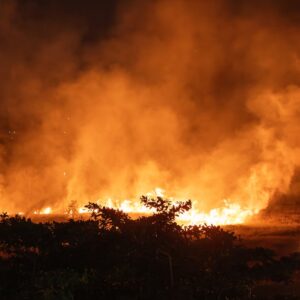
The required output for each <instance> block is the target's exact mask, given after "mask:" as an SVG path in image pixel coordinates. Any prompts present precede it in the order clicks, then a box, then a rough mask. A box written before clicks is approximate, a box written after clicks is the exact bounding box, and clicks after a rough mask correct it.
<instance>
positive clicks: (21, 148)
mask: <svg viewBox="0 0 300 300" xmlns="http://www.w3.org/2000/svg"><path fill="white" fill-rule="evenodd" d="M261 2H263V3H261ZM299 12H300V5H299V4H298V1H289V2H288V3H286V1H278V0H277V1H258V0H257V1H256V0H255V1H234V0H218V1H184V0H172V1H170V0H160V1H126V2H125V1H83V0H82V1H79V0H77V1H58V0H57V1H56V0H55V1H34V0H32V1H21V0H19V1H17V0H15V1H11V0H2V1H1V2H0V61H1V69H0V208H1V210H8V211H10V210H12V211H25V212H31V211H33V210H35V209H38V208H41V207H43V206H45V205H47V206H49V205H50V206H52V207H53V208H54V209H55V208H56V209H63V208H64V207H66V205H68V203H69V202H70V201H72V200H76V201H78V202H79V203H83V204H84V203H86V202H87V201H94V200H96V199H106V198H108V197H110V198H116V199H126V198H136V197H138V196H139V195H142V194H145V193H147V192H149V191H151V190H153V189H154V188H155V187H158V186H159V187H162V188H163V189H165V190H166V191H167V194H170V195H172V196H175V197H178V198H191V199H192V200H194V201H197V204H198V207H199V208H200V209H203V210H207V209H211V208H214V207H220V206H222V205H223V199H225V198H226V199H230V201H233V202H238V203H240V204H241V205H242V206H245V207H248V208H251V209H262V208H264V207H266V206H267V205H268V202H269V200H270V199H272V197H274V195H276V194H278V193H279V194H280V193H288V191H289V188H290V183H291V180H292V178H293V176H296V175H295V174H296V173H297V172H296V170H297V168H299V164H300V155H299V150H300V138H299V134H298V133H299V130H300V122H299V120H300V87H299V84H300V82H299V81H300V77H299V71H300V57H299V48H300V43H299V38H298V37H299V29H300V19H299Z"/></svg>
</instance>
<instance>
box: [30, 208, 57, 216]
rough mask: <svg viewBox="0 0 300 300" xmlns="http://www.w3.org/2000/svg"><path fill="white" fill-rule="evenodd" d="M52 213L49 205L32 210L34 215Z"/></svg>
mask: <svg viewBox="0 0 300 300" xmlns="http://www.w3.org/2000/svg"><path fill="white" fill-rule="evenodd" d="M52 213H53V211H52V208H51V207H50V206H48V207H45V208H43V209H41V210H35V211H34V212H33V214H34V215H50V214H52Z"/></svg>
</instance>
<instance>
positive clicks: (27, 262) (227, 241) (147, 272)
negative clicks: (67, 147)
mask: <svg viewBox="0 0 300 300" xmlns="http://www.w3.org/2000/svg"><path fill="white" fill-rule="evenodd" d="M141 201H142V203H143V204H144V205H145V206H147V207H149V208H154V209H155V211H156V212H155V213H153V214H152V215H149V216H143V217H139V218H137V219H132V218H130V216H129V215H128V214H126V213H124V212H122V211H120V210H115V209H112V208H107V207H103V206H100V205H98V204H95V203H89V204H88V205H87V208H88V209H89V210H90V211H91V217H90V219H88V220H72V219H71V220H69V221H68V222H48V223H34V222H32V221H31V220H30V219H27V218H25V217H21V216H17V215H16V216H15V217H10V216H8V215H7V214H2V215H1V216H0V254H1V255H0V299H30V300H32V299H70V300H71V299H80V300H81V299H151V300H152V299H203V300H205V299H207V300H210V299H216V300H218V299H223V300H225V299H232V300H233V299H241V300H242V299H259V298H257V295H255V287H256V286H257V285H258V284H262V283H265V282H268V283H270V282H284V283H288V282H289V281H291V280H292V279H293V277H294V274H295V272H296V271H298V270H299V261H300V259H299V255H298V254H291V255H290V256H287V257H277V256H276V254H275V253H274V252H273V251H272V250H269V249H265V248H247V247H245V246H243V244H242V242H241V240H240V239H239V238H237V237H236V235H235V234H234V233H233V232H228V231H225V230H223V229H222V228H221V227H219V226H209V225H201V226H188V227H185V226H180V225H178V224H177V223H176V222H175V218H176V217H177V216H178V215H180V214H182V213H183V212H185V211H187V210H189V209H190V208H191V201H186V202H178V203H177V204H176V205H173V204H172V203H171V202H170V201H168V200H166V199H162V198H160V197H157V199H150V198H148V197H141ZM278 297H279V298H278V299H294V298H292V297H290V298H280V296H278ZM282 297H283V296H282ZM263 299H268V298H267V297H265V298H263ZM272 299H273V298H272ZM295 299H296V298H295Z"/></svg>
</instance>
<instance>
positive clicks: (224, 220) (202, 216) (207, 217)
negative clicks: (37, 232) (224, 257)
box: [20, 188, 258, 225]
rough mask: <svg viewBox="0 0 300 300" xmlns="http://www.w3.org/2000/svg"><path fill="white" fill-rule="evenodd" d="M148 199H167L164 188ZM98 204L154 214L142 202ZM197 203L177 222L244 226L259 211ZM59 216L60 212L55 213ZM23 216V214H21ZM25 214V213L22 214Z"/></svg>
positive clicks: (80, 211)
mask: <svg viewBox="0 0 300 300" xmlns="http://www.w3.org/2000/svg"><path fill="white" fill-rule="evenodd" d="M146 196H148V197H162V198H164V197H165V191H164V190H163V189H162V188H155V189H154V191H153V192H149V193H146ZM169 199H170V200H171V202H173V203H174V204H175V205H176V201H177V200H178V199H174V198H172V197H171V198H169ZM95 202H96V203H98V204H101V205H103V206H106V207H109V208H114V209H120V210H122V211H124V212H125V213H128V214H131V215H135V216H137V215H147V214H150V213H153V212H154V210H153V209H150V208H147V207H145V206H143V205H142V204H141V203H140V201H137V200H130V199H125V200H122V201H118V200H113V199H111V198H108V199H106V200H105V201H103V200H101V199H98V200H97V201H95ZM196 203H197V202H195V203H193V207H192V209H191V210H189V211H188V212H185V213H184V214H182V215H181V216H179V217H178V219H177V221H178V222H179V223H183V224H186V225H197V224H204V223H206V224H213V225H229V224H242V223H244V222H245V221H246V220H247V218H249V217H251V216H253V215H254V214H256V213H257V212H258V211H255V210H252V209H248V208H243V207H241V206H240V205H239V204H238V203H231V202H230V201H229V200H224V201H223V203H224V206H223V207H219V208H214V209H211V210H210V211H208V212H203V211H201V210H199V209H198V208H197V205H196ZM52 213H54V210H53V209H52V208H51V207H50V206H49V207H45V208H43V209H41V210H35V211H34V212H33V214H34V215H50V214H52ZM55 213H58V214H59V211H55ZM88 213H89V211H88V209H87V208H86V207H84V206H81V207H75V205H74V207H72V208H70V209H69V210H67V211H65V214H66V215H72V216H76V215H85V214H88ZM20 214H21V213H20ZM22 214H23V213H22Z"/></svg>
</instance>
